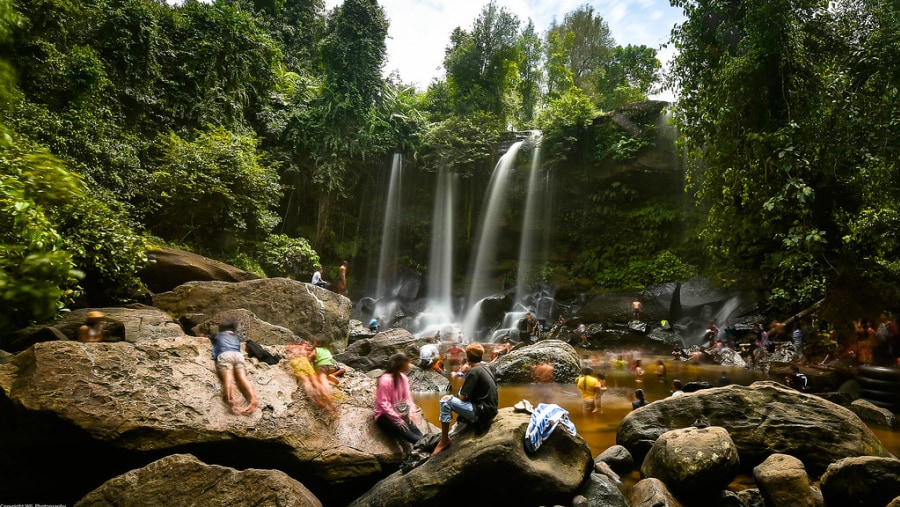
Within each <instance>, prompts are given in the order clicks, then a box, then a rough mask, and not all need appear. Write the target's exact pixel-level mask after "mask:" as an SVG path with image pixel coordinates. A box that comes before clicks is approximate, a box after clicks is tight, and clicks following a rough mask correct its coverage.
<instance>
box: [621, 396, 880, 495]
mask: <svg viewBox="0 0 900 507" xmlns="http://www.w3.org/2000/svg"><path fill="white" fill-rule="evenodd" d="M698 420H705V422H706V423H707V424H708V425H710V426H721V427H723V428H725V429H726V430H728V434H729V435H731V438H732V440H734V443H735V445H736V446H737V449H738V454H739V455H740V462H741V467H742V468H743V469H745V470H749V469H750V468H752V467H754V466H756V465H758V464H760V463H762V462H763V460H765V459H766V458H767V457H768V456H769V455H771V454H773V453H776V452H780V453H784V454H790V455H792V456H794V457H796V458H798V459H800V460H801V461H803V464H804V466H805V467H806V469H807V472H808V473H810V474H814V475H815V476H816V477H818V475H820V474H821V473H822V472H824V471H825V469H826V467H828V465H830V464H831V463H833V462H835V461H837V460H839V459H842V458H846V457H851V456H881V457H891V454H890V452H888V450H887V449H886V448H885V447H884V444H882V443H881V441H880V440H878V438H877V437H876V436H875V434H874V433H872V431H871V430H870V429H869V428H868V427H867V426H866V424H865V423H864V422H863V421H862V420H860V418H859V417H857V416H856V414H854V413H853V412H851V411H850V410H848V409H846V408H844V407H841V406H839V405H836V404H834V403H831V402H829V401H826V400H823V399H821V398H819V397H817V396H813V395H809V394H803V393H799V392H797V391H795V390H793V389H790V388H787V387H784V386H782V385H781V384H777V383H775V382H756V383H754V384H753V385H751V386H749V387H744V386H738V385H731V386H727V387H719V388H713V389H704V390H701V391H697V392H695V393H689V394H685V395H684V396H679V397H675V398H671V397H670V398H665V399H662V400H659V401H655V402H653V403H651V404H649V405H647V406H646V407H643V408H641V409H640V410H635V411H634V412H631V413H629V414H628V415H627V416H625V418H624V419H623V420H622V423H621V424H620V425H619V429H618V432H617V434H616V443H618V444H620V445H623V446H625V447H626V448H627V449H628V450H629V451H630V452H631V453H632V455H633V456H634V457H635V460H636V461H637V462H638V463H639V462H641V461H642V460H643V457H644V456H645V455H646V454H647V452H648V451H649V450H650V447H651V446H652V445H653V443H654V442H655V441H656V439H657V438H659V436H660V435H662V434H663V433H665V432H667V431H670V430H673V429H677V428H686V427H688V426H692V425H693V424H694V422H695V421H698Z"/></svg>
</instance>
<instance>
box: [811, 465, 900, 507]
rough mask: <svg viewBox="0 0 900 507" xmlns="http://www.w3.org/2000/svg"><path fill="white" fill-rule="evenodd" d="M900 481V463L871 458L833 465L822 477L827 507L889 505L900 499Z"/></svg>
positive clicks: (823, 493)
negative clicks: (892, 501)
mask: <svg viewBox="0 0 900 507" xmlns="http://www.w3.org/2000/svg"><path fill="white" fill-rule="evenodd" d="M898 478H900V460H898V459H894V458H875V457H869V456H864V457H856V458H844V459H842V460H838V461H836V462H835V463H832V464H831V465H829V467H828V469H827V470H826V471H825V473H824V474H823V475H822V495H823V496H824V497H825V503H826V504H827V505H840V506H842V507H855V506H859V507H863V506H866V505H887V504H888V503H889V502H891V500H892V499H894V498H895V497H900V479H898Z"/></svg>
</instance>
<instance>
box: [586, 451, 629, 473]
mask: <svg viewBox="0 0 900 507" xmlns="http://www.w3.org/2000/svg"><path fill="white" fill-rule="evenodd" d="M594 462H595V463H599V462H603V463H606V464H608V465H609V466H610V468H612V469H613V470H614V471H615V472H616V473H617V474H619V475H625V474H627V473H629V472H631V471H632V470H634V458H633V457H631V453H630V452H628V449H626V448H625V447H624V446H621V445H613V446H611V447H610V448H609V449H606V450H605V451H603V452H601V453H600V455H599V456H597V458H596V459H595V460H594Z"/></svg>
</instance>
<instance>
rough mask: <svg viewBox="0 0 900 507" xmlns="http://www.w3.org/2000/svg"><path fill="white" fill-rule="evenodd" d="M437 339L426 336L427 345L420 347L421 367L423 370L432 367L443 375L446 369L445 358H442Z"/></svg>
mask: <svg viewBox="0 0 900 507" xmlns="http://www.w3.org/2000/svg"><path fill="white" fill-rule="evenodd" d="M435 342H437V340H436V339H435V338H434V337H433V336H429V337H428V338H425V345H422V347H421V348H420V349H419V368H422V369H423V370H428V369H432V370H434V371H436V372H438V373H440V374H441V375H443V374H444V370H443V368H442V367H441V366H442V365H443V359H442V358H441V349H440V348H439V347H438V345H437V343H435Z"/></svg>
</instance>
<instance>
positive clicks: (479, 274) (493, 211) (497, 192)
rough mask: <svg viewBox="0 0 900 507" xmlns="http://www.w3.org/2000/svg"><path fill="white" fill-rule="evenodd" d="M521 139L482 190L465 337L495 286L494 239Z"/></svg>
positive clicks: (503, 209) (469, 281)
mask: <svg viewBox="0 0 900 507" xmlns="http://www.w3.org/2000/svg"><path fill="white" fill-rule="evenodd" d="M523 142H524V141H517V142H515V143H513V144H512V146H510V147H509V149H508V150H507V151H506V153H505V154H504V155H503V156H502V157H500V160H499V161H498V162H497V165H496V167H494V172H493V174H491V180H490V182H488V188H487V191H486V192H485V200H484V204H483V205H482V209H483V213H482V214H481V230H480V231H479V234H478V241H476V242H475V249H474V250H473V259H474V261H473V262H472V263H471V269H470V270H469V277H468V283H469V293H468V298H467V299H466V308H467V311H466V315H465V320H464V322H463V331H464V332H465V335H466V336H469V337H473V336H474V331H475V326H476V320H477V318H478V317H477V314H478V312H477V310H476V309H477V307H478V306H479V305H480V303H481V300H482V299H483V298H484V297H485V296H487V295H489V294H491V293H493V292H494V291H495V290H496V287H493V286H492V281H493V279H494V274H495V273H494V265H495V263H496V260H497V259H496V257H497V242H498V241H499V231H500V227H501V225H502V223H501V218H502V216H503V212H504V211H505V208H506V197H507V193H508V192H507V191H508V189H509V181H508V180H509V175H510V173H511V172H512V168H513V167H514V166H515V162H516V156H517V155H518V154H519V148H520V147H521V146H522V143H523Z"/></svg>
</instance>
